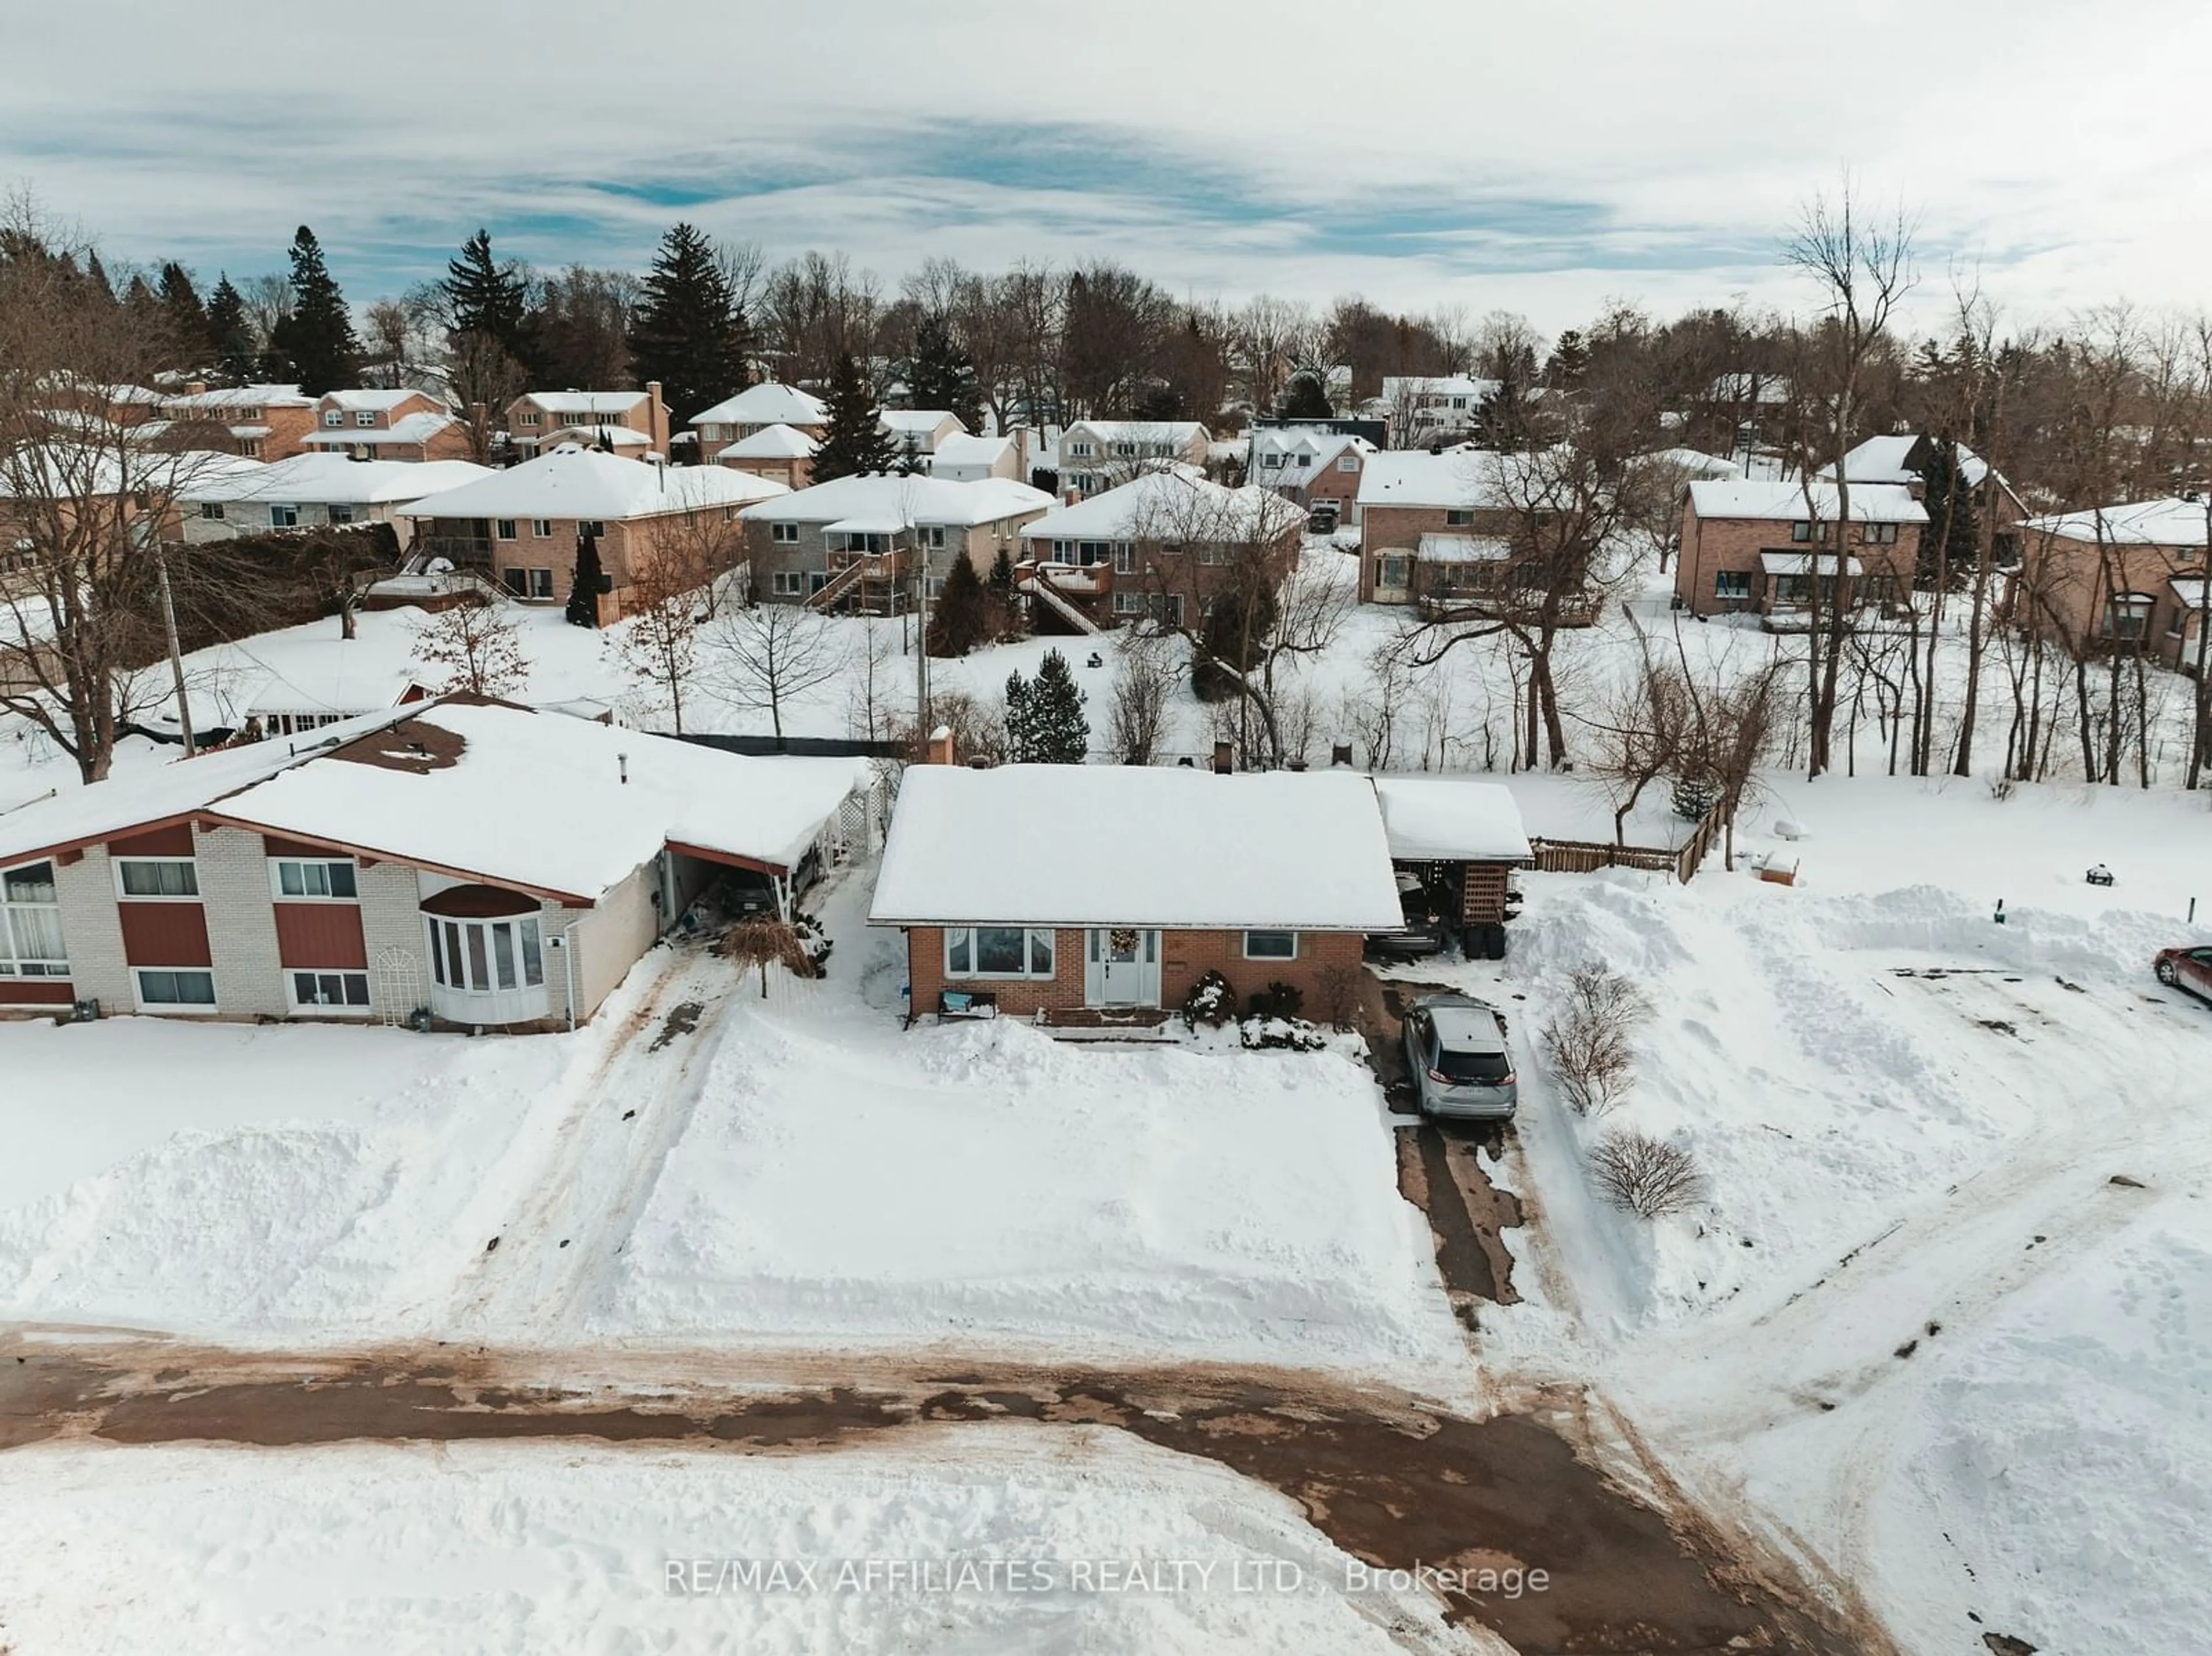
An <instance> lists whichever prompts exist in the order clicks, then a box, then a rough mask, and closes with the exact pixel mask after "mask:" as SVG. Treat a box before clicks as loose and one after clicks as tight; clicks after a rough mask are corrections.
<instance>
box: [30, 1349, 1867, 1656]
mask: <svg viewBox="0 0 2212 1656" xmlns="http://www.w3.org/2000/svg"><path fill="white" fill-rule="evenodd" d="M586 1374H588V1375H592V1376H594V1377H595V1379H594V1380H593V1382H592V1383H591V1384H590V1385H588V1386H583V1385H579V1384H578V1383H577V1382H576V1381H575V1380H574V1377H575V1376H579V1375H586ZM556 1377H560V1378H556ZM1001 1421H1003V1422H1035V1423H1043V1424H1046V1425H1058V1426H1066V1427H1068V1428H1070V1429H1075V1428H1079V1427H1089V1428H1096V1427H1098V1426H1102V1425H1103V1426H1106V1427H1110V1428H1113V1429H1118V1430H1120V1431H1122V1432H1126V1433H1128V1434H1130V1435H1133V1436H1135V1437H1137V1438H1139V1439H1142V1440H1143V1441H1146V1442H1147V1443H1149V1444H1152V1445H1154V1446H1157V1447H1161V1448H1165V1449H1169V1450H1173V1451H1176V1452H1178V1453H1183V1454H1188V1455H1194V1456H1199V1457H1202V1458H1204V1459H1207V1460H1210V1461H1213V1462H1216V1463H1218V1464H1219V1465H1223V1466H1225V1467H1227V1468H1229V1469H1231V1470H1232V1471H1236V1472H1238V1473H1240V1474H1242V1475H1243V1476H1245V1477H1251V1478H1254V1479H1257V1480H1259V1481H1260V1482H1261V1483H1265V1484H1267V1485H1269V1486H1271V1487H1273V1489H1279V1490H1280V1491H1281V1492H1282V1493H1284V1494H1285V1495H1288V1496H1290V1497H1291V1499H1292V1500H1294V1501H1297V1503H1298V1505H1299V1506H1300V1507H1302V1508H1303V1509H1304V1512H1305V1513H1306V1516H1307V1518H1308V1520H1310V1522H1311V1523H1312V1524H1313V1525H1314V1526H1316V1527H1317V1528H1318V1529H1320V1530H1321V1531H1322V1532H1323V1533H1324V1534H1326V1535H1327V1536H1328V1538H1330V1539H1331V1540H1332V1541H1334V1543H1335V1544H1337V1545H1339V1546H1340V1547H1341V1548H1343V1549H1344V1550H1346V1552H1348V1553H1350V1554H1352V1556H1355V1557H1357V1558H1359V1559H1361V1560H1364V1561H1366V1562H1370V1563H1373V1564H1376V1565H1380V1566H1386V1567H1393V1568H1411V1567H1412V1566H1413V1564H1414V1563H1415V1562H1417V1561H1418V1562H1422V1563H1425V1564H1431V1565H1440V1564H1441V1565H1455V1566H1458V1567H1461V1568H1475V1567H1480V1566H1483V1565H1489V1566H1491V1567H1493V1568H1501V1569H1502V1568H1507V1567H1509V1566H1518V1567H1520V1568H1522V1569H1524V1570H1535V1569H1541V1570H1544V1571H1546V1572H1547V1574H1548V1577H1549V1583H1548V1586H1547V1590H1546V1591H1544V1592H1523V1593H1522V1594H1521V1595H1520V1596H1517V1597H1514V1596H1508V1595H1506V1594H1504V1593H1496V1594H1492V1595H1490V1596H1488V1597H1477V1596H1474V1595H1471V1594H1458V1595H1449V1596H1448V1603H1449V1613H1450V1616H1451V1617H1452V1619H1453V1620H1454V1621H1455V1622H1456V1623H1462V1624H1465V1625H1469V1626H1473V1627H1479V1628H1482V1629H1489V1630H1490V1631H1492V1632H1493V1633H1495V1634H1497V1635H1499V1636H1501V1637H1503V1638H1504V1639H1505V1640H1506V1641H1508V1642H1509V1643H1510V1646H1511V1647H1512V1648H1513V1649H1514V1650H1516V1651H1517V1652H1519V1653H1522V1656H1539V1653H1553V1652H1557V1653H1568V1652H1593V1653H1595V1652H1614V1651H1623V1650H1640V1651H1650V1652H1666V1653H1692V1652H1706V1651H1717V1650H1721V1649H1729V1650H1765V1651H1772V1652H1782V1653H1805V1656H1847V1653H1848V1656H1868V1653H1884V1652H1887V1651H1888V1650H1889V1648H1890V1647H1889V1646H1888V1645H1887V1642H1886V1641H1885V1640H1884V1639H1883V1638H1882V1636H1881V1635H1880V1634H1879V1632H1878V1631H1876V1630H1875V1628H1874V1624H1873V1623H1872V1622H1871V1621H1870V1620H1869V1619H1868V1618H1866V1617H1863V1615H1862V1614H1861V1613H1860V1612H1859V1611H1858V1610H1857V1606H1856V1605H1855V1604H1852V1603H1851V1601H1850V1597H1849V1595H1848V1593H1847V1592H1845V1591H1844V1589H1843V1588H1841V1587H1840V1586H1839V1585H1838V1584H1834V1583H1826V1584H1821V1586H1822V1590H1818V1591H1816V1589H1815V1586H1814V1584H1811V1583H1808V1582H1807V1581H1806V1580H1802V1578H1800V1577H1798V1576H1797V1575H1796V1574H1795V1573H1794V1571H1793V1570H1792V1569H1791V1568H1790V1566H1789V1565H1788V1564H1787V1563H1785V1562H1784V1561H1783V1560H1781V1559H1780V1558H1778V1557H1777V1556H1771V1554H1768V1553H1766V1552H1765V1551H1764V1550H1761V1549H1759V1548H1758V1547H1756V1546H1754V1545H1753V1544H1751V1543H1750V1542H1749V1541H1747V1539H1746V1538H1743V1537H1742V1536H1741V1535H1738V1534H1735V1533H1734V1532H1731V1531H1730V1530H1729V1527H1728V1526H1725V1525H1724V1524H1723V1523H1720V1522H1717V1521H1715V1520H1713V1519H1712V1518H1711V1517H1710V1516H1709V1515H1706V1514H1702V1513H1696V1512H1693V1511H1691V1510H1688V1509H1686V1507H1681V1506H1680V1505H1679V1504H1677V1503H1675V1502H1674V1501H1671V1500H1670V1499H1669V1497H1668V1493H1667V1492H1668V1483H1667V1481H1666V1479H1665V1478H1664V1477H1663V1475H1662V1474H1661V1473H1660V1472H1659V1471H1658V1470H1657V1469H1656V1467H1653V1466H1650V1465H1641V1466H1639V1465H1634V1464H1633V1461H1632V1455H1631V1454H1630V1447H1629V1443H1628V1442H1627V1441H1625V1440H1624V1439H1623V1438H1622V1437H1621V1436H1620V1435H1618V1434H1617V1432H1616V1429H1615V1428H1614V1427H1613V1425H1612V1424H1610V1423H1609V1422H1608V1417H1607V1411H1606V1410H1603V1408H1602V1407H1601V1406H1596V1407H1594V1406H1593V1404H1592V1400H1591V1399H1589V1398H1586V1397H1581V1396H1574V1395H1559V1396H1528V1397H1525V1398H1519V1399H1517V1400H1516V1404H1515V1406H1514V1407H1513V1409H1511V1410H1510V1411H1507V1412H1503V1413H1500V1414H1498V1415H1497V1416H1493V1417H1492V1418H1490V1419H1487V1420H1481V1421H1478V1420H1474V1419H1471V1418H1468V1417H1466V1416H1461V1415H1457V1414H1453V1413H1449V1412H1446V1411H1444V1410H1439V1409H1437V1408H1436V1407H1435V1406H1434V1405H1431V1404H1427V1403H1425V1402H1424V1401H1423V1400H1422V1399H1420V1398H1415V1397H1412V1396H1410V1395H1407V1394H1406V1393H1403V1392H1397V1391H1395V1390H1392V1389H1390V1388H1388V1387H1383V1386H1367V1385H1358V1384H1351V1383H1343V1382H1336V1381H1332V1380H1325V1379H1321V1378H1317V1377H1316V1376H1314V1375H1312V1374H1300V1373H1292V1372H1288V1371H1281V1370H1273V1369H1263V1368H1249V1369H1231V1368H1213V1367H1189V1368H1157V1369H1146V1368H1139V1369H1131V1370H1127V1371H1115V1370H1107V1369H1085V1368H1065V1369H1062V1368H1020V1367H1003V1368H987V1369H986V1368H975V1367H969V1366H965V1365H963V1364H961V1363H960V1362H958V1361H957V1359H953V1358H936V1359H933V1360H929V1361H917V1360H904V1361H901V1360H893V1359H866V1360H854V1361H851V1362H832V1361H829V1360H825V1359H823V1358H819V1357H815V1358H794V1359H790V1360H771V1359H766V1358H761V1359H754V1358H740V1357H735V1356H732V1355H731V1354H730V1353H727V1352H687V1351H684V1350H659V1351H645V1350H612V1351H605V1350H589V1351H576V1352H557V1351H539V1352H521V1351H508V1350H491V1349H486V1348H480V1347H479V1348H469V1349H463V1348H460V1347H452V1346H434V1347H430V1348H427V1349H422V1348H418V1349H412V1350H405V1349H401V1350H385V1351H363V1352H360V1353H356V1354H351V1355H341V1354H318V1355H314V1356H303V1355H299V1354H292V1353H283V1352H258V1353H257V1352H243V1351H234V1350H222V1349H218V1348H213V1347H194V1346H186V1345H181V1344H173V1343H170V1342H167V1341H164V1340H161V1339H157V1338H143V1339H142V1338H131V1337H129V1336H128V1335H118V1337H117V1338H112V1339H109V1340H106V1341H100V1340H96V1339H93V1338H84V1339H83V1340H82V1341H81V1342H79V1343H72V1341H71V1339H70V1337H69V1336H68V1335H67V1334H65V1333H64V1332H63V1331H58V1330H57V1331H52V1333H51V1335H48V1334H44V1333H41V1332H40V1331H21V1332H17V1333H15V1334H12V1335H9V1336H7V1337H5V1338H0V1447H5V1448H9V1449H17V1448H21V1447H25V1446H28V1445H33V1444H41V1443H46V1444H52V1443H58V1442H64V1441H70V1440H79V1441H84V1440H90V1441H94V1442H96V1443H103V1444H108V1445H126V1444H127V1445H132V1446H143V1445H155V1444H183V1443H204V1444H217V1445H223V1444H228V1445H235V1446H247V1445H252V1446H259V1447H297V1446H307V1445H327V1444H338V1443H394V1442H400V1443H404V1442H410V1441H412V1442H447V1443H452V1442H459V1441H465V1440H501V1441H507V1442H527V1441H538V1442H546V1443H550V1442H558V1441H562V1440H596V1441H601V1442H604V1443H617V1444H631V1445H636V1446H639V1447H641V1448H645V1447H650V1448H652V1449H653V1450H654V1451H656V1452H658V1451H667V1450H673V1449H677V1448H684V1449H688V1450H692V1451H708V1452H714V1453H731V1454H738V1455H761V1454H778V1455H792V1454H805V1455H834V1454H835V1453H837V1452H838V1451H839V1450H840V1449H843V1448H847V1447H855V1446H857V1445H859V1444H860V1443H862V1442H864V1441H874V1440H877V1439H880V1438H883V1437H885V1436H888V1435H894V1434H895V1435H899V1436H900V1437H901V1438H902V1439H903V1440H910V1441H912V1446H913V1447H916V1448H918V1449H921V1448H926V1447H927V1435H928V1434H930V1433H931V1432H932V1431H933V1430H934V1429H937V1428H939V1427H940V1426H945V1425H949V1424H951V1423H953V1422H967V1423H973V1422H1001ZM1624 1456H1628V1457H1629V1458H1628V1459H1622V1457H1624ZM1601 1465H1617V1466H1618V1467H1620V1470H1621V1471H1622V1472H1623V1474H1624V1476H1625V1477H1626V1478H1632V1479H1633V1480H1634V1481H1635V1482H1637V1483H1638V1484H1639V1485H1641V1486H1643V1487H1644V1489H1645V1490H1646V1492H1647V1494H1648V1495H1650V1497H1651V1498H1650V1499H1649V1500H1644V1501H1640V1500H1638V1499H1635V1498H1632V1496H1631V1495H1628V1494H1627V1493H1626V1491H1625V1489H1624V1488H1623V1487H1622V1483H1620V1482H1616V1481H1614V1480H1613V1479H1609V1478H1608V1477H1606V1476H1605V1475H1603V1474H1602V1473H1601V1471H1600V1470H1599V1467H1600V1466H1601ZM1409 1647H1418V1646H1409Z"/></svg>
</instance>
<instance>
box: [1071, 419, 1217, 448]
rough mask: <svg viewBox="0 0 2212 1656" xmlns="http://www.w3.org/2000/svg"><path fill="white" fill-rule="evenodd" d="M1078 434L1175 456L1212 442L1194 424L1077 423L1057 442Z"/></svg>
mask: <svg viewBox="0 0 2212 1656" xmlns="http://www.w3.org/2000/svg"><path fill="white" fill-rule="evenodd" d="M1079 431H1081V432H1088V433H1089V434H1091V436H1093V437H1095V438H1097V440H1099V441H1100V442H1103V443H1136V444H1139V445H1140V446H1152V447H1157V448H1161V449H1165V450H1170V451H1175V452H1181V451H1182V450H1183V449H1187V448H1188V447H1189V446H1191V444H1192V443H1194V442H1206V441H1211V440H1212V433H1211V432H1209V431H1207V430H1206V427H1205V425H1204V424H1203V422H1200V421H1197V420H1079V421H1077V422H1075V423H1074V424H1073V425H1072V426H1070V427H1068V428H1067V429H1066V431H1064V432H1062V433H1061V434H1060V441H1061V442H1062V443H1063V444H1064V443H1066V440H1067V439H1068V438H1070V437H1072V436H1073V435H1074V434H1076V433H1077V432H1079Z"/></svg>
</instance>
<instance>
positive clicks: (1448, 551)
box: [1414, 535, 1513, 563]
mask: <svg viewBox="0 0 2212 1656" xmlns="http://www.w3.org/2000/svg"><path fill="white" fill-rule="evenodd" d="M1512 555H1513V548H1512V546H1511V544H1510V543H1508V542H1505V541H1501V540H1499V539H1498V537H1495V536H1493V535H1424V536H1422V537H1421V543H1420V546H1419V549H1417V550H1416V551H1415V553H1414V556H1415V557H1417V558H1419V560H1420V561H1422V562H1423V563H1503V562H1504V561H1505V560H1506V559H1508V558H1510V557H1511V556H1512Z"/></svg>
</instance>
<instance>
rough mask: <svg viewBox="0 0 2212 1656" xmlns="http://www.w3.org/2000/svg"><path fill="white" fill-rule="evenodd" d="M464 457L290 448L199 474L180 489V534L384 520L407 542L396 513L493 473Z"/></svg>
mask: <svg viewBox="0 0 2212 1656" xmlns="http://www.w3.org/2000/svg"><path fill="white" fill-rule="evenodd" d="M492 475H493V474H492V472H491V470H490V469H489V467H485V466H480V465H477V464H473V463H472V462H471V461H467V460H413V461H401V460H350V459H348V458H346V457H345V456H344V455H343V454H331V453H320V454H295V455H294V456H293V457H292V458H290V459H289V460H279V461H277V462H276V464H274V465H270V466H262V467H258V468H257V469H255V470H252V471H229V472H222V473H216V474H212V475H210V476H206V477H196V478H194V479H193V480H192V481H191V482H188V483H186V484H185V486H184V487H183V488H181V489H179V491H178V495H177V499H178V502H179V507H180V508H181V512H182V517H183V524H184V537H185V540H187V541H190V542H194V543H198V542H204V541H225V540H233V539H235V538H236V537H239V536H240V535H265V534H268V533H269V532H270V531H273V530H279V529H314V528H320V527H322V526H324V525H344V524H366V523H388V524H390V525H392V528H393V530H394V531H395V532H396V533H397V534H398V537H399V543H400V545H401V546H403V547H404V546H405V545H406V544H407V543H408V542H409V541H410V540H411V539H412V538H413V537H414V533H415V524H416V519H412V518H408V517H403V516H401V515H400V513H401V510H402V508H404V507H411V506H414V505H416V503H417V502H419V501H422V500H428V499H429V498H431V497H432V496H434V495H436V494H441V493H442V492H444V491H445V490H447V489H452V488H459V487H460V486H461V485H462V484H464V483H470V482H477V480H479V479H481V478H486V477H489V476H492Z"/></svg>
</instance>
